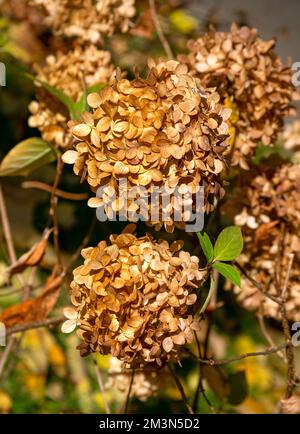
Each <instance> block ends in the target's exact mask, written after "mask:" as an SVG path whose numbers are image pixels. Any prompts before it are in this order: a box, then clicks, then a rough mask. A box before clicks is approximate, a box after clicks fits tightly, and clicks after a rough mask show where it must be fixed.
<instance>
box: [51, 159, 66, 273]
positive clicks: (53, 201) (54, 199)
mask: <svg viewBox="0 0 300 434" xmlns="http://www.w3.org/2000/svg"><path fill="white" fill-rule="evenodd" d="M63 165H64V163H63V161H62V160H61V158H60V157H58V159H57V165H56V175H55V179H54V184H53V186H52V193H51V197H50V210H49V217H50V218H51V219H52V220H53V226H54V231H53V240H54V251H55V256H56V259H57V264H58V266H59V267H61V266H62V262H61V255H60V248H59V238H58V235H59V226H58V219H57V214H56V208H57V197H56V190H57V186H58V184H59V181H60V178H61V174H62V169H63ZM48 226H49V224H48Z"/></svg>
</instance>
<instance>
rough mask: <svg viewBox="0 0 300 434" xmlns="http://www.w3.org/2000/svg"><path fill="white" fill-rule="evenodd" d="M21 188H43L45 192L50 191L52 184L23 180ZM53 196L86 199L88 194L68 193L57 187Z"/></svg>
mask: <svg viewBox="0 0 300 434" xmlns="http://www.w3.org/2000/svg"><path fill="white" fill-rule="evenodd" d="M22 187H23V188H35V189H37V190H43V191H46V192H47V193H52V190H53V187H52V185H48V184H46V183H44V182H40V181H25V182H23V183H22ZM55 196H57V197H61V198H62V199H68V200H87V199H88V198H89V195H88V194H87V193H69V192H67V191H63V190H60V189H59V188H57V189H56V190H55Z"/></svg>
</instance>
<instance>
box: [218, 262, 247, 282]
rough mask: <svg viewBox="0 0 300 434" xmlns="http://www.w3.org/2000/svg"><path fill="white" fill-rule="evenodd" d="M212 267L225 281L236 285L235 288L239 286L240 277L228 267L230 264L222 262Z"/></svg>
mask: <svg viewBox="0 0 300 434" xmlns="http://www.w3.org/2000/svg"><path fill="white" fill-rule="evenodd" d="M212 266H213V268H215V269H216V270H217V271H218V272H219V273H220V274H222V276H224V277H226V279H228V280H230V281H231V282H232V283H234V284H235V285H237V286H240V285H241V276H240V273H239V271H238V270H237V269H236V268H234V267H233V266H232V265H230V264H224V262H215V263H214V264H213V265H212Z"/></svg>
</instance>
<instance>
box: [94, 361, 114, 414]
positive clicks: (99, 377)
mask: <svg viewBox="0 0 300 434" xmlns="http://www.w3.org/2000/svg"><path fill="white" fill-rule="evenodd" d="M94 365H95V372H96V378H97V382H98V386H99V389H100V392H101V395H102V399H103V403H104V408H105V412H106V414H111V410H110V407H109V404H108V401H107V399H106V393H105V388H104V383H103V378H102V373H101V370H100V368H99V366H98V364H97V362H96V360H95V359H94Z"/></svg>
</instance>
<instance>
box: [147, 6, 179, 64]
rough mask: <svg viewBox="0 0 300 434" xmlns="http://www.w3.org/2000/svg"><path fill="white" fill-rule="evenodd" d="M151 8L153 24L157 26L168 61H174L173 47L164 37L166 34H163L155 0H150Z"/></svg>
mask: <svg viewBox="0 0 300 434" xmlns="http://www.w3.org/2000/svg"><path fill="white" fill-rule="evenodd" d="M149 6H150V11H151V15H152V19H153V23H154V25H155V29H156V32H157V35H158V37H159V40H160V42H161V45H162V46H163V48H164V50H165V52H166V55H167V57H168V59H169V60H171V59H174V56H173V53H172V50H171V47H170V45H169V42H168V40H167V38H166V37H165V35H164V32H163V30H162V28H161V25H160V22H159V18H158V16H157V11H156V7H155V0H149Z"/></svg>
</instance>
